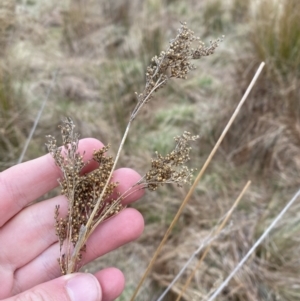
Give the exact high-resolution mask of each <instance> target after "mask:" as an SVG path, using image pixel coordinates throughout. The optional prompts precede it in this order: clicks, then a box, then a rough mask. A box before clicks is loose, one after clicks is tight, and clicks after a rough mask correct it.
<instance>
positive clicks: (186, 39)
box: [46, 23, 221, 274]
mask: <svg viewBox="0 0 300 301" xmlns="http://www.w3.org/2000/svg"><path fill="white" fill-rule="evenodd" d="M220 41H221V39H217V40H215V41H211V42H210V44H209V45H208V46H206V45H205V44H204V43H203V42H202V41H201V40H200V38H198V37H196V36H195V34H194V32H193V31H191V30H190V29H189V28H188V27H187V25H186V23H182V24H181V27H180V28H179V29H178V33H177V36H176V37H175V38H174V39H173V40H171V41H170V44H169V47H168V49H167V50H166V51H162V52H161V53H160V54H159V55H158V56H154V57H153V58H152V62H151V64H150V65H149V66H148V67H147V70H146V84H145V87H144V90H143V91H142V92H141V93H136V98H137V104H136V106H135V108H134V109H133V111H132V112H131V115H130V118H129V122H128V125H127V127H126V129H125V132H124V135H123V138H122V141H121V143H120V146H119V150H118V152H117V155H116V158H115V159H114V158H112V157H111V156H109V155H108V154H107V151H108V149H109V146H108V145H107V146H104V147H103V148H101V149H99V150H96V151H94V154H93V160H94V161H96V162H97V163H98V168H96V169H95V170H94V171H92V172H91V173H88V174H82V169H83V167H84V166H85V165H86V164H87V163H84V161H83V154H81V153H79V151H78V139H79V135H78V133H76V132H75V131H74V128H75V125H74V123H73V121H72V119H71V118H67V119H66V120H65V121H63V123H62V125H61V135H62V139H63V146H61V147H58V146H57V143H56V140H55V138H54V137H52V136H48V142H47V144H46V145H47V147H48V150H49V153H50V154H51V155H52V157H53V158H54V160H55V162H56V164H57V165H58V166H59V167H60V169H61V171H62V175H63V176H62V178H61V179H60V180H59V183H60V186H61V189H62V194H63V195H65V196H66V197H67V199H68V213H67V216H65V217H61V216H60V212H59V206H57V207H56V209H55V220H56V225H55V227H56V234H57V236H58V239H59V242H60V258H59V265H60V268H61V272H62V274H70V273H74V272H77V271H78V270H79V268H80V267H81V266H82V262H81V259H82V252H84V251H85V249H86V242H87V240H88V238H89V237H90V235H91V234H92V233H93V231H94V230H95V228H96V227H97V226H98V225H99V224H100V223H101V222H103V221H104V220H106V219H107V218H110V217H112V216H114V215H116V214H117V213H118V212H120V210H122V209H123V208H124V206H123V205H122V200H124V198H126V197H127V196H128V195H129V194H131V193H133V192H134V191H136V190H139V189H149V190H152V191H153V190H156V189H157V188H158V187H159V186H161V185H165V184H169V183H175V184H177V185H178V186H181V185H182V184H185V183H189V182H190V180H191V177H192V173H193V170H192V169H190V168H189V167H187V166H186V165H185V164H186V163H187V162H188V161H189V160H190V156H189V154H190V150H191V147H190V142H193V141H195V140H196V139H197V138H198V136H193V135H192V134H191V133H189V132H184V133H183V134H182V135H181V136H177V137H175V138H174V139H175V147H174V149H173V150H172V151H171V152H170V153H168V154H167V155H162V154H158V153H156V155H155V158H153V159H152V161H151V166H150V169H149V171H148V172H146V173H145V175H144V176H143V177H142V178H141V180H140V181H138V182H137V183H136V184H135V185H133V186H132V187H131V188H130V189H129V190H127V191H126V192H125V193H123V194H117V193H114V192H115V189H116V187H117V186H118V183H116V182H114V181H113V177H112V175H113V172H114V170H115V167H116V164H117V162H118V159H119V158H120V154H121V151H122V148H123V145H124V143H125V140H126V137H127V135H128V133H129V129H130V126H131V124H132V122H133V121H134V119H135V118H136V116H137V115H138V113H139V112H140V110H141V109H142V107H143V106H144V105H145V104H146V103H148V102H149V101H151V99H152V98H153V94H154V93H155V92H157V91H158V90H159V89H161V88H163V87H164V86H165V85H166V84H167V83H168V81H169V80H170V79H172V78H176V79H186V78H187V75H188V74H189V72H190V71H191V70H194V69H195V68H196V67H195V65H194V64H193V63H192V61H193V60H198V59H200V58H202V57H205V56H209V55H211V54H213V53H214V51H215V49H216V48H217V47H218V45H219V43H220Z"/></svg>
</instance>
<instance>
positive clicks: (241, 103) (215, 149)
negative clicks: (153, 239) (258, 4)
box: [130, 62, 265, 301]
mask: <svg viewBox="0 0 300 301" xmlns="http://www.w3.org/2000/svg"><path fill="white" fill-rule="evenodd" d="M264 65H265V63H264V62H262V63H261V64H260V66H259V68H258V69H257V71H256V73H255V75H254V77H253V79H252V81H251V83H250V84H249V86H248V88H247V90H246V92H245V94H244V95H243V97H242V99H241V101H240V102H239V104H238V106H237V107H236V109H235V111H234V113H233V114H232V116H231V118H230V119H229V121H228V123H227V125H226V127H225V128H224V130H223V132H222V134H221V136H220V137H219V139H218V141H217V143H216V144H215V146H214V148H213V149H212V151H211V153H210V154H209V156H208V158H207V159H206V161H205V163H204V165H203V167H202V168H201V170H200V172H199V174H198V175H197V177H196V179H195V181H194V183H193V185H192V186H191V188H190V190H189V192H188V193H187V195H186V197H185V199H184V201H183V202H182V204H181V206H180V207H179V209H178V211H177V213H176V215H175V217H174V219H173V221H172V222H171V224H170V226H169V228H168V230H167V231H166V233H165V235H164V237H163V239H162V241H161V242H160V244H159V246H158V248H157V249H156V251H155V253H154V255H153V257H152V259H151V261H150V263H149V265H148V267H147V269H146V271H145V273H144V275H143V276H142V278H141V280H140V281H139V283H138V286H137V288H136V289H135V291H134V293H133V295H132V297H131V299H130V301H134V299H135V298H136V296H137V293H138V291H139V289H140V288H141V286H142V284H143V282H144V280H145V279H146V277H147V275H148V274H149V272H150V270H151V268H152V266H153V264H154V262H155V260H156V258H157V256H158V254H159V253H160V251H161V249H162V247H163V245H164V243H165V242H166V240H167V238H168V237H169V235H170V233H171V231H172V229H173V227H174V226H175V224H176V222H177V220H178V219H179V216H180V215H181V213H182V211H183V209H184V207H185V205H186V204H187V202H188V201H189V199H190V197H191V195H192V194H193V192H194V190H195V189H196V187H197V184H198V182H199V181H200V179H201V178H202V176H203V174H204V172H205V171H206V168H207V167H208V165H209V163H210V162H211V160H212V158H213V156H214V155H215V153H216V152H217V150H218V148H219V146H220V144H221V142H222V141H223V139H224V137H225V135H226V134H227V132H228V130H229V128H230V127H231V125H232V123H233V121H234V120H235V118H236V116H237V115H238V113H239V111H240V109H241V107H242V106H243V104H244V103H245V101H246V99H247V97H248V95H249V93H250V91H251V90H252V88H253V86H254V84H255V82H256V80H257V78H258V77H259V75H260V73H261V71H262V69H263V67H264Z"/></svg>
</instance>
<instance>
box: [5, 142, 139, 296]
mask: <svg viewBox="0 0 300 301" xmlns="http://www.w3.org/2000/svg"><path fill="white" fill-rule="evenodd" d="M102 146H103V144H102V143H101V142H100V141H98V140H95V139H92V138H88V139H83V140H80V142H79V151H80V152H83V151H85V154H84V160H86V161H88V160H89V159H91V157H92V153H93V150H94V149H99V148H101V147H102ZM95 164H96V163H95V162H91V163H89V164H88V165H87V166H86V167H85V169H84V171H83V172H88V171H91V170H92V169H93V168H95V167H96V165H95ZM60 176H61V172H60V170H59V168H58V167H57V166H56V165H55V162H54V160H53V158H52V157H51V155H50V154H48V155H45V156H42V157H40V158H37V159H35V160H31V161H28V162H25V163H22V164H19V165H16V166H13V167H11V168H9V169H7V170H5V171H3V172H2V173H0V300H1V301H29V300H30V301H50V300H51V301H56V300H57V301H58V300H59V301H100V300H101V301H110V300H115V299H116V298H117V297H118V296H119V295H120V294H121V292H122V291H123V289H124V283H125V280H124V276H123V274H122V272H121V271H119V270H118V269H116V268H112V267H110V268H106V269H104V270H101V271H99V272H97V273H95V274H94V275H92V274H88V273H75V274H71V275H65V276H60V268H59V265H58V262H57V258H58V257H59V245H58V241H57V236H56V235H55V230H54V210H55V205H60V208H61V209H60V210H61V212H62V214H64V213H66V212H67V200H66V198H65V197H64V196H61V195H60V196H57V197H54V198H52V199H48V200H46V201H43V202H38V203H33V204H31V203H32V202H33V201H34V200H36V199H37V198H39V197H41V196H42V195H44V194H45V193H46V192H47V191H49V190H51V189H53V188H54V187H56V186H57V185H58V182H57V179H58V178H59V177H60ZM139 179H140V176H139V175H138V174H137V173H136V172H135V171H133V170H131V169H129V168H121V169H118V170H116V171H115V172H114V175H113V180H114V181H116V182H119V183H120V184H119V185H118V187H117V189H118V191H120V192H121V193H122V192H124V191H126V190H127V189H128V188H129V187H131V186H132V185H133V184H135V183H136V182H137V181H138V180H139ZM142 195H143V190H139V191H137V192H135V193H133V194H131V195H130V196H129V197H128V198H127V199H125V200H124V202H123V203H124V204H129V203H132V202H134V201H136V200H138V199H139V198H140V197H141V196H142ZM143 228H144V221H143V217H142V216H141V214H140V213H139V212H138V211H137V210H135V209H132V208H127V209H124V210H123V211H121V212H120V213H119V214H118V215H116V216H114V217H112V218H110V219H108V220H107V221H105V222H104V223H102V224H100V225H99V227H98V228H97V229H96V230H95V232H94V233H93V234H92V235H91V237H90V238H89V240H88V242H87V251H86V253H84V254H83V262H84V264H86V263H88V262H90V261H92V260H94V259H96V258H97V257H99V256H101V255H104V254H106V253H108V252H110V251H112V250H114V249H116V248H118V247H120V246H122V245H124V244H126V243H128V242H130V241H132V240H135V239H136V238H138V237H139V236H140V235H141V233H142V231H143Z"/></svg>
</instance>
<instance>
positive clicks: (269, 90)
mask: <svg viewBox="0 0 300 301" xmlns="http://www.w3.org/2000/svg"><path fill="white" fill-rule="evenodd" d="M299 9H300V3H299V1H293V0H282V1H264V0H262V1H259V2H258V4H257V6H255V7H253V9H252V10H253V11H252V13H250V16H251V17H250V24H251V26H250V27H249V39H248V41H245V44H244V45H245V46H244V47H245V48H244V49H245V50H243V51H241V50H240V54H239V55H238V57H239V59H238V62H237V64H236V66H235V69H236V70H235V78H236V83H238V86H237V89H238V90H239V91H242V90H243V89H244V85H245V83H246V81H247V79H248V78H249V76H250V74H251V70H253V68H254V66H255V63H256V62H259V61H261V60H265V61H266V65H267V68H266V72H265V73H264V74H263V78H262V79H261V81H260V82H259V85H258V87H257V89H256V92H255V94H253V96H252V99H251V101H250V102H249V103H248V105H247V106H246V108H245V110H244V112H243V113H242V115H241V117H240V121H239V122H240V123H241V126H240V127H239V128H236V129H235V131H234V132H233V133H232V136H231V140H230V142H229V144H230V145H231V146H233V145H234V149H233V148H231V154H230V157H231V158H232V159H234V160H236V162H245V161H247V160H250V161H251V162H252V164H255V165H256V167H257V168H258V169H264V170H268V171H271V170H272V171H273V170H279V171H280V172H281V173H285V171H284V170H286V166H290V167H291V169H290V170H289V171H290V172H292V174H293V175H296V174H297V173H298V172H299V168H300V165H299V162H298V158H297V157H298V156H297V153H298V152H299V146H300V144H299V139H298V137H299V130H298V127H299V114H298V113H299V80H300V73H299V64H300V55H299V51H298V49H299V45H300V24H299ZM242 120H243V122H242ZM233 140H235V143H233ZM292 170H293V171H292ZM290 176H291V174H290ZM293 183H295V182H294V181H293ZM286 184H287V183H286Z"/></svg>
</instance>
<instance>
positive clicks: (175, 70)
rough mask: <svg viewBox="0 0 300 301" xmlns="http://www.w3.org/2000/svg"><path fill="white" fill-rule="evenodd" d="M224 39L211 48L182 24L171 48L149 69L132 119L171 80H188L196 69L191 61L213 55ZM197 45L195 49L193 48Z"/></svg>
mask: <svg viewBox="0 0 300 301" xmlns="http://www.w3.org/2000/svg"><path fill="white" fill-rule="evenodd" d="M222 39H223V37H222V38H220V39H217V40H214V41H210V44H209V46H206V45H205V43H204V42H202V41H201V39H200V38H199V37H196V36H195V34H194V32H193V31H192V30H190V29H189V28H188V27H187V24H186V23H181V27H180V28H179V29H178V34H177V36H176V37H175V39H173V40H171V41H170V45H169V48H168V49H167V50H166V51H162V52H161V53H160V55H159V56H154V57H153V58H152V64H151V65H150V66H148V67H147V72H146V86H145V89H144V91H143V92H142V93H140V94H138V93H136V95H137V98H138V103H137V106H136V108H135V109H134V111H133V112H132V115H131V119H134V118H135V116H136V114H137V112H138V111H139V110H140V108H141V107H142V106H143V105H144V104H145V103H147V102H149V100H150V99H151V98H152V97H153V93H154V92H156V91H157V90H158V89H160V88H162V87H163V86H164V85H165V84H166V83H167V81H168V79H169V78H172V77H175V78H179V79H186V78H187V75H188V73H189V71H191V70H193V69H195V68H196V67H195V65H194V64H192V63H191V61H192V60H198V59H200V58H201V57H203V56H209V55H211V54H213V53H214V51H215V50H216V48H217V47H218V46H219V44H220V42H221V41H222ZM195 43H196V45H195V48H193V45H194V44H195Z"/></svg>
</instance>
